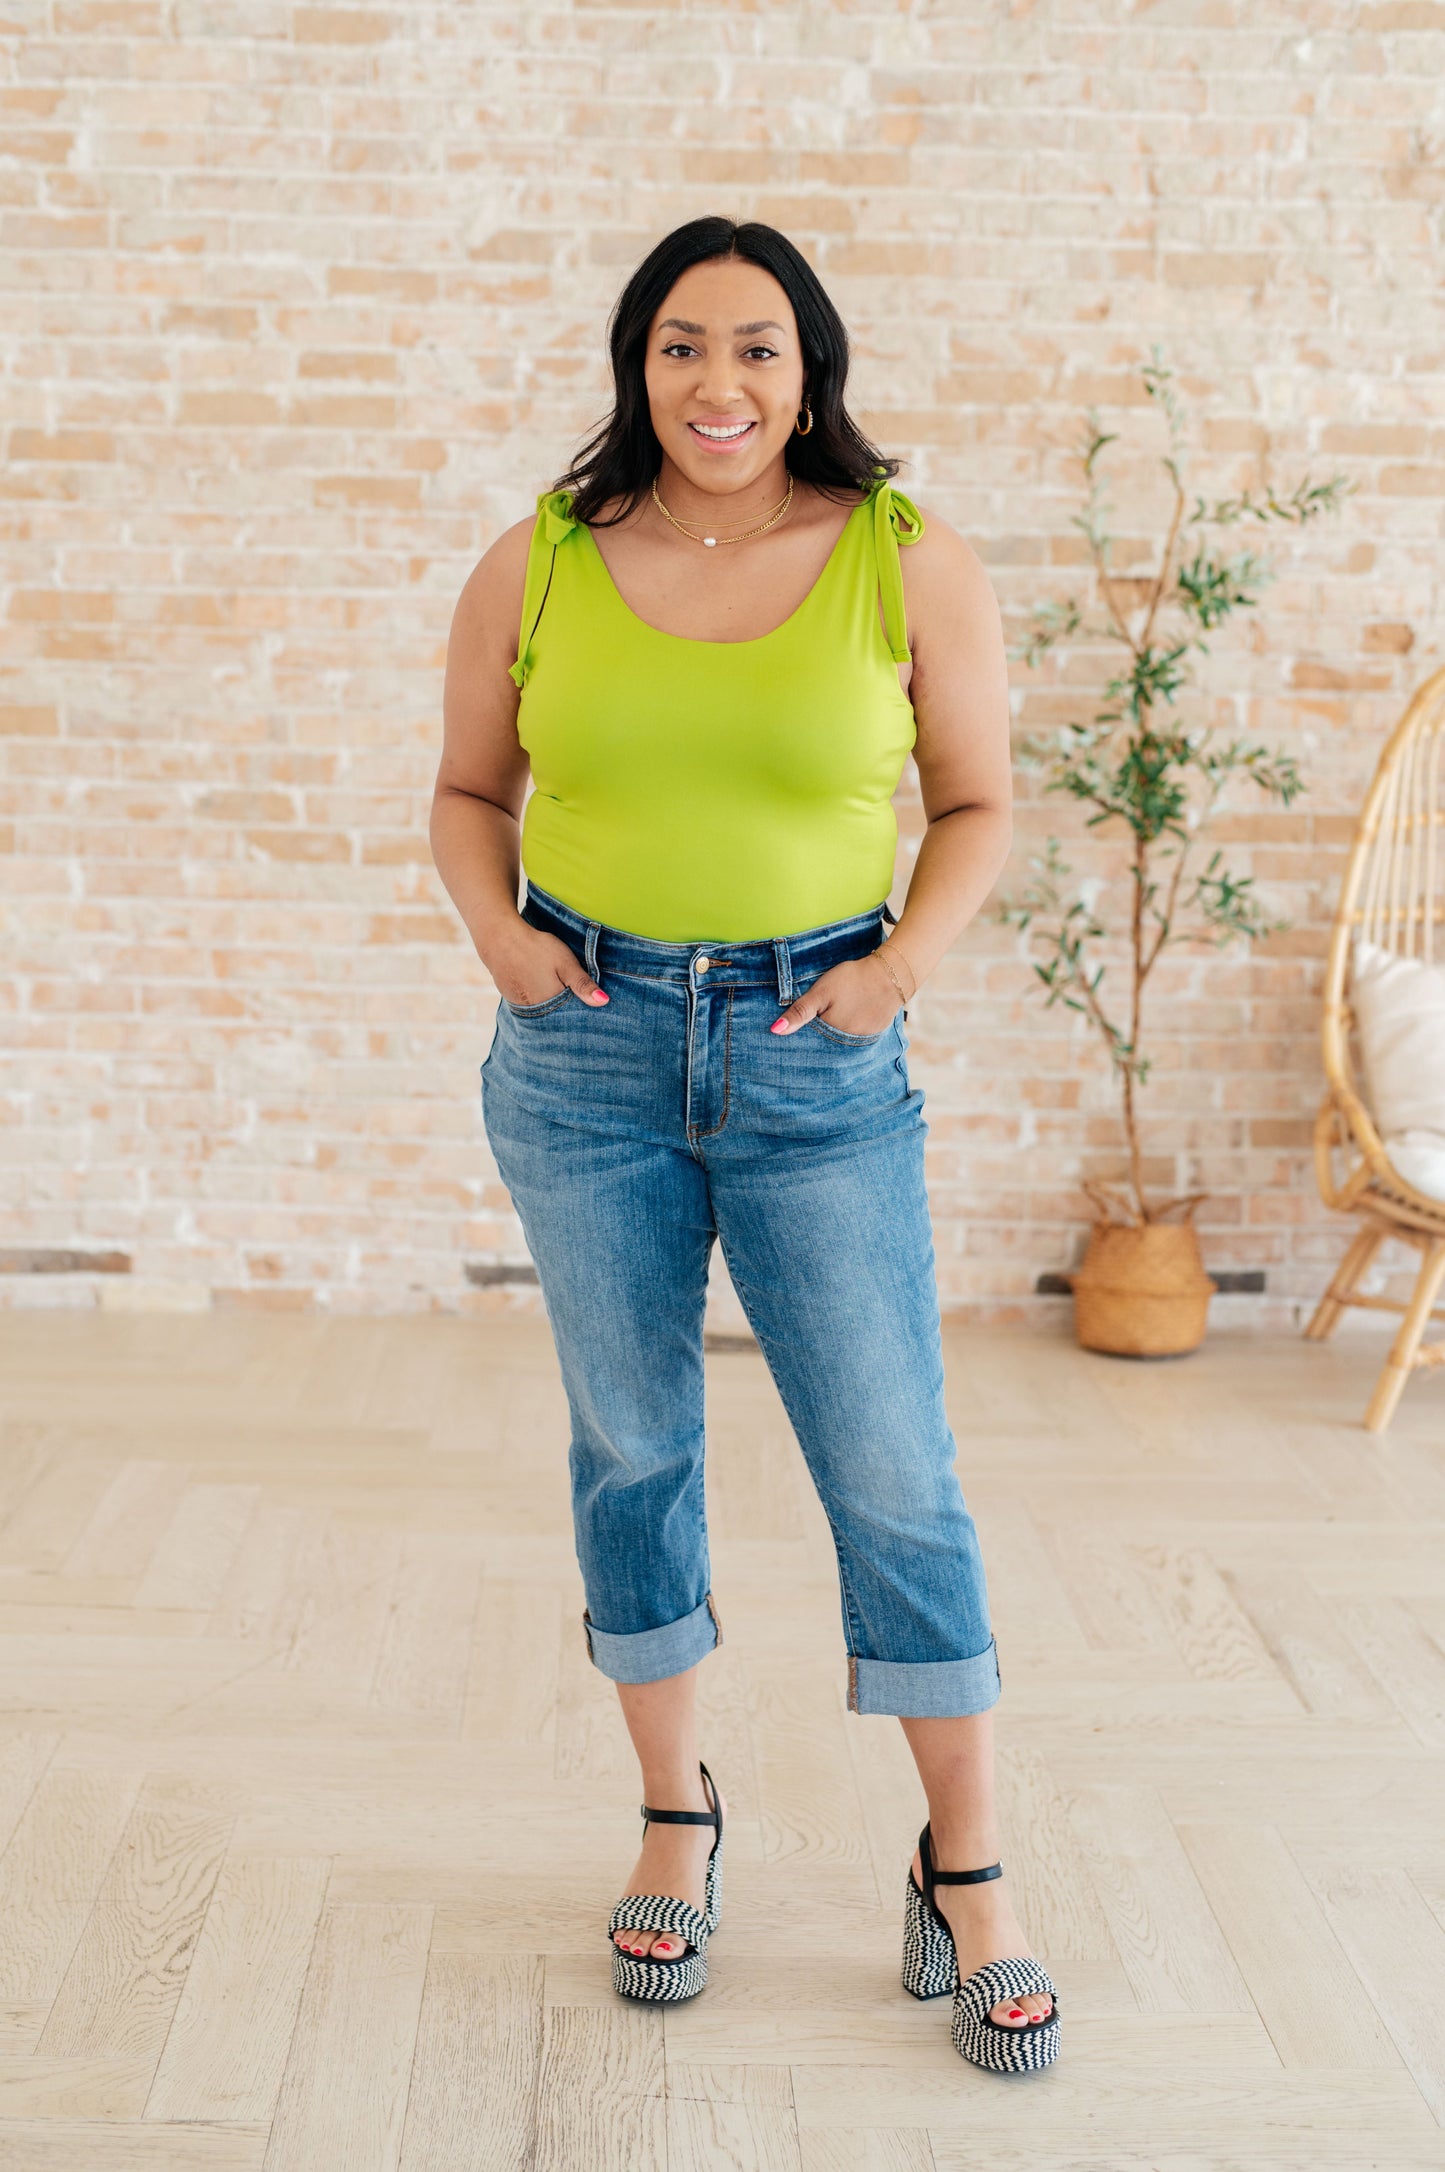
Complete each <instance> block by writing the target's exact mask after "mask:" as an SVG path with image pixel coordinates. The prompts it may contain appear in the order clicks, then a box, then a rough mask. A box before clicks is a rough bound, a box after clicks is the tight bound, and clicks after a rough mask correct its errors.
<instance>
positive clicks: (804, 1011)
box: [770, 953, 903, 1038]
mask: <svg viewBox="0 0 1445 2172" xmlns="http://www.w3.org/2000/svg"><path fill="white" fill-rule="evenodd" d="M902 1008H903V1004H902V999H901V998H900V996H899V993H898V990H897V989H896V988H895V987H894V985H893V983H892V981H891V980H890V979H889V977H888V975H887V973H886V972H885V971H884V968H883V964H882V961H881V960H880V959H878V958H877V957H875V956H873V955H872V954H871V953H870V955H869V956H868V957H866V958H845V959H844V961H843V963H842V964H841V965H830V966H829V968H828V970H827V972H826V973H820V974H819V975H818V978H817V979H816V980H815V981H814V982H813V985H812V986H811V988H809V990H808V992H807V994H806V995H800V996H797V997H795V998H794V1000H793V1001H792V1002H791V1003H790V1004H789V1005H788V1007H787V1009H786V1010H785V1011H783V1012H782V1014H781V1015H780V1016H779V1017H778V1018H776V1019H775V1020H774V1022H773V1025H772V1027H771V1029H770V1030H771V1031H772V1032H774V1033H776V1034H777V1035H778V1036H779V1038H781V1037H782V1036H783V1035H784V1034H785V1033H796V1032H797V1030H798V1028H799V1027H800V1026H805V1025H807V1023H808V1020H809V1019H810V1018H821V1019H822V1020H823V1021H824V1022H825V1024H827V1025H830V1026H832V1027H834V1028H835V1029H836V1030H837V1031H838V1032H839V1033H856V1034H860V1035H862V1034H869V1033H881V1032H882V1031H883V1030H884V1028H885V1027H886V1026H888V1025H891V1023H892V1021H893V1019H894V1018H895V1016H896V1015H897V1013H898V1012H899V1011H900V1010H901V1009H902Z"/></svg>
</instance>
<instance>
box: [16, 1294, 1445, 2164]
mask: <svg viewBox="0 0 1445 2172" xmlns="http://www.w3.org/2000/svg"><path fill="white" fill-rule="evenodd" d="M1378 1359H1379V1350H1378V1347H1377V1345H1376V1344H1375V1342H1374V1341H1373V1340H1371V1339H1368V1338H1363V1337H1356V1338H1352V1339H1345V1340H1342V1341H1341V1342H1339V1343H1338V1344H1336V1345H1331V1346H1329V1347H1325V1348H1317V1347H1314V1346H1311V1345H1307V1344H1305V1343H1304V1342H1302V1341H1298V1340H1290V1339H1285V1338H1279V1339H1254V1338H1249V1337H1244V1336H1235V1337H1227V1336H1220V1337H1218V1338H1216V1339H1215V1340H1214V1341H1213V1342H1211V1344H1210V1345H1209V1346H1208V1347H1207V1348H1206V1349H1205V1350H1204V1351H1203V1352H1202V1353H1200V1354H1199V1355H1198V1356H1197V1357H1195V1358H1193V1359H1191V1360H1188V1361H1186V1362H1184V1363H1176V1364H1165V1365H1131V1364H1128V1363H1121V1362H1118V1361H1112V1360H1109V1359H1103V1358H1097V1357H1089V1356H1086V1355H1084V1354H1082V1353H1080V1352H1079V1351H1077V1350H1076V1349H1074V1348H1073V1346H1072V1345H1071V1344H1070V1343H1068V1342H1065V1341H1062V1340H1058V1341H1056V1340H1050V1339H1046V1338H1043V1337H1035V1336H1028V1335H1023V1334H1002V1333H998V1332H991V1331H985V1330H978V1329H967V1330H963V1329H954V1328H952V1327H950V1328H949V1330H948V1378H949V1391H950V1399H951V1409H952V1412H953V1418H954V1424H955V1429H956V1431H957V1434H958V1437H959V1442H960V1449H961V1457H960V1467H961V1471H962V1474H963V1479H964V1486H965V1491H966V1493H967V1495H968V1498H969V1501H970V1505H971V1506H972V1507H973V1509H974V1512H975V1514H976V1516H977V1518H978V1520H979V1524H980V1527H981V1530H982V1533H983V1539H984V1547H985V1554H986V1558H987V1560H988V1563H989V1570H990V1578H991V1589H992V1599H993V1606H994V1613H995V1618H996V1624H997V1631H998V1641H999V1652H1000V1660H1001V1666H1002V1673H1003V1680H1004V1695H1003V1701H1002V1703H1001V1704H1000V1706H999V1708H998V1735H999V1743H1000V1770H1001V1778H1002V1786H1003V1798H1004V1805H1005V1842H1004V1851H1003V1852H1004V1855H1005V1859H1006V1861H1007V1863H1008V1865H1009V1868H1010V1871H1011V1873H1012V1876H1013V1878H1014V1881H1015V1885H1016V1890H1017V1893H1018V1896H1019V1899H1020V1902H1021V1906H1022V1912H1023V1915H1024V1919H1025V1921H1026V1923H1027V1924H1028V1926H1029V1929H1030V1932H1031V1935H1032V1938H1033V1941H1034V1943H1035V1946H1036V1950H1037V1951H1038V1952H1039V1953H1040V1954H1041V1955H1042V1956H1043V1957H1044V1958H1045V1960H1046V1961H1047V1963H1048V1965H1049V1967H1050V1969H1051V1970H1052V1972H1053V1975H1054V1977H1055V1979H1056V1981H1057V1983H1058V1985H1059V1989H1060V1995H1061V2005H1062V2008H1063V2011H1064V2014H1065V2050H1064V2055H1063V2057H1062V2059H1061V2060H1060V2062H1059V2064H1058V2065H1057V2066H1056V2067H1055V2068H1053V2069H1052V2070H1050V2071H1049V2072H1048V2073H1046V2074H1044V2075H1039V2076H1028V2077H1016V2078H1013V2079H1010V2080H999V2079H995V2078H992V2077H989V2076H986V2075H983V2074H981V2073H979V2072H977V2071H976V2070H975V2069H973V2068H971V2067H969V2066H967V2065H966V2064H965V2063H964V2062H963V2061H962V2060H960V2059H959V2058H958V2056H957V2055H956V2054H955V2053H954V2052H953V2050H952V2049H951V2047H950V2045H949V2042H948V2034H947V2022H948V2010H947V2005H946V2002H944V2003H941V2004H935V2005H931V2006H927V2007H924V2006H919V2005H916V2004H915V2003H914V2002H913V2001H912V2000H910V1999H908V1998H907V1997H905V1996H904V1994H903V1992H902V1991H901V1989H900V1987H899V1984H898V1974H897V1971H898V1958H899V1941H900V1929H901V1899H902V1887H903V1880H904V1876H905V1870H906V1865H907V1861H908V1857H909V1853H910V1851H911V1847H912V1843H913V1840H914V1838H915V1836H916V1833H917V1830H918V1827H919V1825H920V1823H921V1822H922V1806H921V1799H920V1795H919V1791H918V1787H917V1783H916V1780H915V1778H914V1775H913V1772H912V1767H911V1764H910V1762H909V1760H908V1757H907V1753H906V1750H905V1747H904V1744H903V1741H902V1736H901V1733H900V1731H899V1729H898V1728H897V1726H896V1724H895V1723H894V1722H893V1721H891V1720H886V1719H880V1718H866V1719H865V1718H858V1717H856V1716H853V1715H850V1714H849V1713H848V1712H847V1710H846V1707H845V1698H844V1668H843V1663H842V1652H841V1629H840V1623H839V1616H838V1601H837V1595H836V1584H835V1580H834V1567H833V1559H832V1553H831V1549H830V1547H829V1543H828V1538H827V1532H826V1526H825V1524H824V1521H823V1517H822V1514H821V1511H820V1510H819V1508H818V1506H817V1503H816V1501H815V1500H814V1499H813V1496H812V1494H811V1491H810V1489H809V1487H808V1484H807V1481H806V1478H805V1476H804V1474H803V1471H802V1468H801V1464H800V1460H799V1457H798V1454H797V1450H796V1447H795V1446H794V1444H793V1441H792V1436H791V1434H790V1432H789V1430H788V1427H787V1424H786V1422H785V1420H784V1417H783V1414H782V1411H781V1408H780V1406H779V1404H778V1401H777V1398H776V1395H775V1394H774V1392H773V1389H772V1386H771V1383H770V1381H769V1379H768V1375H767V1372H766V1370H765V1368H764V1366H763V1363H762V1360H761V1359H760V1358H759V1357H758V1356H757V1354H756V1353H755V1352H753V1351H735V1350H724V1349H719V1350H715V1351H713V1352H712V1353H711V1354H710V1356H709V1359H708V1369H709V1391H708V1392H709V1405H710V1408H709V1418H710V1468H709V1496H710V1504H711V1518H712V1531H713V1555H714V1589H715V1594H716V1600H717V1605H718V1608H719V1611H720V1614H721V1616H722V1620H723V1626H724V1632H725V1638H726V1641H725V1643H724V1644H723V1646H722V1647H721V1649H720V1650H719V1651H718V1652H717V1653H716V1654H715V1655H714V1656H713V1658H712V1659H711V1660H710V1661H709V1662H708V1664H707V1666H706V1668H705V1669H704V1676H703V1679H704V1685H705V1686H704V1699H705V1707H706V1710H705V1724H704V1733H703V1741H704V1745H705V1749H704V1754H705V1755H706V1756H707V1758H708V1761H709V1763H710V1765H711V1766H712V1767H713V1769H714V1770H715V1771H716V1772H717V1773H718V1775H719V1778H720V1779H721V1781H722V1784H723V1786H724V1788H725V1789H726V1791H727V1793H728V1795H729V1798H730V1802H731V1818H730V1821H729V1829H728V1842H727V1846H728V1866H727V1882H726V1908H725V1915H724V1922H723V1927H722V1929H721V1931H720V1932H719V1934H718V1936H717V1938H716V1940H715V1942H714V1945H713V1948H712V1959H711V1965H712V1980H711V1982H710V1984H709V1987H708V1990H707V1992H706V1993H705V1994H704V1996H703V1997H702V1998H701V1999H699V2000H698V2001H697V2002H695V2003H694V2004H692V2005H688V2006H685V2007H682V2008H681V2009H679V2010H678V2011H676V2012H675V2013H671V2014H664V2013H663V2012H660V2011H649V2010H646V2009H640V2008H632V2007H628V2006H625V2005H624V2004H622V2003H621V2002H620V2001H618V2000H616V1999H615V1998H614V1996H613V1994H612V1990H611V1983H610V1973H609V1967H608V1955H607V1942H606V1932H605V1920H606V1915H607V1911H608V1909H609V1908H610V1906H611V1904H612V1901H613V1900H614V1898H615V1897H616V1894H617V1892H618V1891H619V1890H620V1887H621V1884H622V1883H623V1882H624V1876H625V1873H626V1872H627V1871H628V1870H629V1869H630V1867H631V1863H632V1860H633V1857H634V1854H635V1851H636V1845H637V1839H638V1832H639V1820H638V1816H637V1801H638V1787H637V1781H636V1772H635V1767H633V1766H632V1764H631V1760H630V1752H629V1751H628V1749H627V1747H626V1738H625V1735H624V1732H623V1729H622V1726H621V1722H620V1718H619V1716H618V1713H617V1708H616V1700H615V1697H614V1694H613V1692H612V1690H611V1687H610V1685H609V1684H608V1683H606V1682H605V1681H604V1680H603V1678H602V1676H601V1675H599V1674H598V1673H596V1672H595V1670H594V1669H593V1668H592V1667H591V1665H590V1664H589V1662H588V1660H587V1658H586V1654H585V1650H584V1647H583V1642H582V1633H581V1628H580V1612H581V1604H582V1601H581V1591H580V1584H579V1580H578V1576H577V1570H576V1564H575V1559H574V1556H573V1552H572V1540H571V1529H570V1523H569V1516H568V1499H567V1485H566V1471H565V1450H566V1414H565V1404H564V1401H563V1398H562V1394H561V1390H560V1387H559V1384H558V1380H557V1376H556V1368H555V1361H554V1358H553V1354H552V1348H551V1343H550V1340H549V1338H548V1334H547V1330H546V1326H545V1323H543V1322H540V1321H527V1320H523V1321H517V1320H514V1319H502V1318H496V1319H489V1320H486V1321H482V1322H478V1321H465V1320H458V1319H447V1318H431V1317H417V1318H405V1319H381V1320H378V1319H355V1320H336V1321H325V1320H316V1319H310V1318H298V1317H284V1316H272V1317H250V1316H244V1315H224V1314H222V1315H217V1316H214V1317H212V1316H209V1315H207V1316H200V1317H195V1316H187V1317H165V1316H140V1315H135V1316H124V1315H112V1316H106V1315H93V1314H60V1313H42V1314H28V1315H26V1314H16V1313H11V1314H9V1315H7V1316H5V1317H4V1318H3V1319H0V1373H3V1389H0V1420H3V1455H0V1636H3V1646H0V1652H3V1670H0V1711H3V1726H0V1849H3V1852H0V1923H3V1925H4V1936H3V1939H0V1972H3V1981H0V2165H3V2167H4V2168H5V2172H119V2168H124V2172H393V2168H395V2172H508V2168H512V2167H517V2168H526V2172H611V2168H614V2167H615V2168H617V2172H664V2168H665V2172H693V2168H695V2167H708V2168H712V2167H721V2168H740V2172H753V2168H756V2172H979V2168H982V2167H989V2168H992V2172H1065V2168H1067V2172H1145V2168H1146V2167H1147V2168H1149V2172H1245V2168H1248V2172H1276V2168H1277V2172H1306V2168H1308V2172H1316V2168H1320V2167H1337V2168H1346V2167H1347V2168H1349V2172H1363V2168H1365V2167H1370V2166H1382V2167H1384V2166H1388V2167H1390V2168H1392V2172H1393V2168H1401V2172H1415V2168H1419V2172H1424V2168H1426V2167H1431V2168H1438V2167H1439V2166H1440V2165H1441V2164H1442V2162H1445V2135H1442V2131H1441V2129H1442V2123H1445V2031H1442V2028H1441V2024H1440V2010H1441V1992H1442V1989H1445V1816H1442V1810H1445V1650H1442V1644H1445V1589H1442V1574H1441V1562H1442V1549H1441V1539H1442V1527H1445V1380H1432V1379H1428V1378H1427V1379H1423V1380H1419V1381H1416V1382H1414V1383H1412V1384H1411V1386H1410V1387H1409V1388H1408V1389H1407V1391H1406V1395H1405V1399H1404V1402H1403V1405H1402V1408H1401V1413H1400V1416H1399V1418H1398V1420H1397V1422H1396V1425H1395V1427H1394V1429H1393V1431H1392V1432H1391V1433H1390V1434H1388V1435H1387V1436H1386V1437H1385V1438H1384V1439H1382V1440H1376V1439H1373V1438H1371V1436H1370V1435H1368V1434H1366V1433H1365V1432H1363V1431H1362V1430H1361V1428H1360V1426H1359V1424H1358V1418H1359V1414H1360V1412H1361V1411H1362V1409H1363V1407H1364V1403H1365V1400H1366V1397H1367V1394H1368V1391H1369V1386H1370V1382H1371V1380H1372V1377H1373V1374H1374V1370H1375V1367H1376V1365H1377V1363H1378Z"/></svg>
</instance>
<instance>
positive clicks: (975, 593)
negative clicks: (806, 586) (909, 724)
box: [889, 515, 1013, 994]
mask: <svg viewBox="0 0 1445 2172" xmlns="http://www.w3.org/2000/svg"><path fill="white" fill-rule="evenodd" d="M926 518H927V525H926V527H925V531H924V533H923V535H922V536H921V537H920V538H919V540H918V542H917V543H916V544H914V545H912V546H910V547H909V548H908V549H907V550H905V551H904V552H903V553H902V565H903V578H904V594H905V598H906V601H907V605H908V622H909V631H910V636H911V638H910V644H909V645H910V647H911V648H912V650H913V675H912V678H911V679H910V681H909V688H908V692H909V698H910V699H911V701H912V703H913V713H914V715H915V717H916V718H917V720H918V738H917V741H916V743H915V746H914V750H913V758H914V760H915V762H916V763H917V765H918V779H919V784H920V786H921V788H922V795H923V811H924V813H925V815H926V816H927V817H928V829H927V832H926V833H925V836H924V839H923V842H922V844H921V845H920V846H919V848H918V858H917V860H916V862H915V864H914V869H913V877H912V880H911V881H910V883H909V886H908V899H907V903H906V904H905V906H904V909H903V912H902V914H901V916H900V918H899V920H898V924H897V926H896V927H895V928H894V930H893V933H892V935H891V936H890V938H889V946H890V948H891V947H892V945H893V944H894V943H896V944H897V945H898V953H899V955H898V957H897V958H895V960H894V963H895V965H897V964H899V963H902V964H906V965H907V966H908V967H909V968H910V969H911V970H912V973H913V978H914V983H915V984H916V983H917V982H918V981H921V980H924V979H926V978H927V976H928V974H930V973H931V972H932V971H933V969H934V967H935V966H936V965H937V964H938V961H939V959H940V958H942V957H943V956H944V954H945V952H946V951H947V950H949V948H950V947H951V946H952V944H953V943H954V942H956V941H957V939H958V937H959V935H960V934H961V933H962V931H963V930H964V928H966V927H967V926H968V923H969V922H970V920H972V919H973V917H974V915H975V913H976V912H977V911H978V909H979V907H980V905H982V903H983V901H984V899H985V898H986V897H987V896H988V893H989V891H990V890H991V889H992V888H993V885H994V883H995V882H996V881H997V880H998V877H999V875H1000V874H1001V873H1002V871H1003V867H1004V863H1005V861H1006V860H1007V859H1008V854H1009V846H1010V843H1011V842H1012V838H1013V815H1012V804H1013V765H1012V757H1011V754H1010V748H1009V693H1008V655H1007V652H1006V650H1005V647H1004V638H1003V626H1002V622H1001V620H1000V617H999V608H998V599H997V598H996V597H995V595H994V592H993V588H992V586H991V585H990V582H989V578H988V575H987V574H986V573H985V571H984V569H983V565H982V563H981V561H980V559H979V557H978V554H977V553H976V552H975V551H974V550H973V549H971V547H970V546H969V545H968V544H967V543H965V541H964V540H963V537H962V536H961V535H959V534H958V533H957V532H956V531H955V530H954V529H952V528H950V527H949V526H948V524H947V522H946V521H941V520H939V519H938V518H937V517H936V516H933V515H929V516H927V517H926ZM903 979H904V985H905V987H907V986H908V980H907V976H906V975H904V976H903ZM909 993H910V994H911V993H912V989H911V988H909Z"/></svg>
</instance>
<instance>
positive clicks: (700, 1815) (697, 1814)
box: [642, 1762, 722, 1840]
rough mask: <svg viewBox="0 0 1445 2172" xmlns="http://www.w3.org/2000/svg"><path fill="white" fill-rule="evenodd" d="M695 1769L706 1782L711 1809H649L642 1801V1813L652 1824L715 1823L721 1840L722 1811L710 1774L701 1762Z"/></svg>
mask: <svg viewBox="0 0 1445 2172" xmlns="http://www.w3.org/2000/svg"><path fill="white" fill-rule="evenodd" d="M697 1769H698V1771H699V1772H700V1773H701V1774H702V1776H703V1778H704V1779H705V1780H706V1782H707V1791H708V1793H709V1795H711V1797H712V1801H713V1806H712V1808H711V1810H649V1809H648V1807H647V1804H646V1803H644V1804H643V1805H642V1815H643V1817H644V1819H646V1820H647V1822H648V1823H650V1824H652V1825H715V1826H716V1827H717V1835H718V1838H719V1840H721V1838H722V1811H721V1810H720V1809H719V1808H718V1799H717V1789H716V1788H715V1787H714V1786H713V1784H712V1774H711V1773H710V1772H709V1771H708V1769H707V1766H706V1765H704V1764H702V1763H701V1762H699V1764H698V1768H697Z"/></svg>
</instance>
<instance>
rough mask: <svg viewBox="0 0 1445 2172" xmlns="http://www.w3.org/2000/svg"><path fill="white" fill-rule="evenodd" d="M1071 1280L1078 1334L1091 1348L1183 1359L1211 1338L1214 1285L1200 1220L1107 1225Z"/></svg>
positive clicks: (1102, 1226) (1099, 1229)
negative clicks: (1196, 1223) (1202, 1244)
mask: <svg viewBox="0 0 1445 2172" xmlns="http://www.w3.org/2000/svg"><path fill="white" fill-rule="evenodd" d="M1072 1279H1073V1285H1074V1332H1075V1334H1076V1336H1077V1337H1078V1340H1079V1342H1080V1343H1081V1345H1082V1346H1083V1348H1084V1349H1085V1350H1104V1351H1107V1352H1109V1353H1110V1355H1112V1356H1114V1357H1181V1356H1182V1355H1183V1354H1184V1352H1185V1351H1186V1350H1197V1349H1198V1348H1199V1345H1200V1344H1201V1343H1202V1342H1203V1340H1204V1331H1205V1328H1206V1326H1207V1324H1208V1320H1209V1300H1210V1298H1211V1297H1212V1296H1213V1295H1214V1289H1215V1284H1214V1281H1213V1278H1212V1277H1211V1276H1210V1275H1207V1274H1206V1273H1205V1271H1204V1262H1203V1261H1202V1260H1201V1258H1200V1256H1199V1239H1198V1237H1197V1236H1196V1235H1195V1231H1194V1224H1193V1222H1146V1223H1145V1224H1144V1225H1143V1226H1142V1227H1141V1228H1137V1229H1129V1228H1124V1227H1123V1226H1121V1225H1120V1224H1118V1223H1100V1224H1098V1225H1097V1226H1096V1227H1095V1229H1094V1232H1093V1234H1092V1236H1091V1237H1090V1239H1089V1245H1088V1250H1087V1251H1086V1252H1085V1254H1084V1258H1083V1263H1082V1265H1081V1266H1080V1268H1079V1270H1078V1272H1077V1274H1075V1275H1074V1276H1073V1278H1072Z"/></svg>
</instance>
